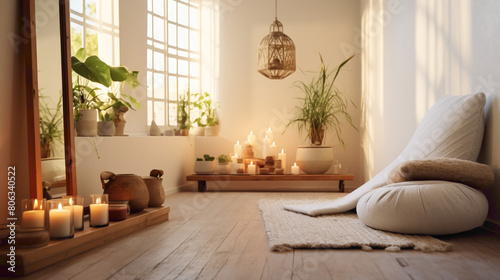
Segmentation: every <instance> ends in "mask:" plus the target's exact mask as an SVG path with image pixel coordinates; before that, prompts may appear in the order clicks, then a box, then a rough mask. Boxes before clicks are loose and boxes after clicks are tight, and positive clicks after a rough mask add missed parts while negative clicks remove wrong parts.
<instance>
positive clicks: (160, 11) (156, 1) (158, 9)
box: [153, 0, 165, 17]
mask: <svg viewBox="0 0 500 280" xmlns="http://www.w3.org/2000/svg"><path fill="white" fill-rule="evenodd" d="M163 3H164V2H163V0H153V12H154V13H155V14H157V15H159V16H161V17H163V15H164V11H165V8H164V6H163Z"/></svg>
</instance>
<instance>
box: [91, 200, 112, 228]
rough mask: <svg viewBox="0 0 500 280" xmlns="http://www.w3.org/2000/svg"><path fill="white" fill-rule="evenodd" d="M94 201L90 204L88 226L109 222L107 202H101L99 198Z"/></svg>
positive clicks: (97, 225) (100, 225) (102, 224)
mask: <svg viewBox="0 0 500 280" xmlns="http://www.w3.org/2000/svg"><path fill="white" fill-rule="evenodd" d="M95 202H96V203H94V204H90V226H91V227H102V226H107V225H108V224H109V212H108V204H107V203H102V202H101V199H100V198H97V199H96V201H95Z"/></svg>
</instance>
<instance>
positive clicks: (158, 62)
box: [154, 52, 165, 71]
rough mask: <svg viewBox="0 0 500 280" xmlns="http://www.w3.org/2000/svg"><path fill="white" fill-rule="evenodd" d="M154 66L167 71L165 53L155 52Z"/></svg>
mask: <svg viewBox="0 0 500 280" xmlns="http://www.w3.org/2000/svg"><path fill="white" fill-rule="evenodd" d="M154 66H155V68H154V69H155V70H158V71H165V55H164V54H163V53H160V52H154Z"/></svg>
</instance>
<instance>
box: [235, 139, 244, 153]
mask: <svg viewBox="0 0 500 280" xmlns="http://www.w3.org/2000/svg"><path fill="white" fill-rule="evenodd" d="M234 153H235V154H238V155H242V154H243V147H241V145H240V141H236V144H234Z"/></svg>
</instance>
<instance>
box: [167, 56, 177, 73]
mask: <svg viewBox="0 0 500 280" xmlns="http://www.w3.org/2000/svg"><path fill="white" fill-rule="evenodd" d="M168 73H171V74H177V59H175V58H173V57H169V58H168Z"/></svg>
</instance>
